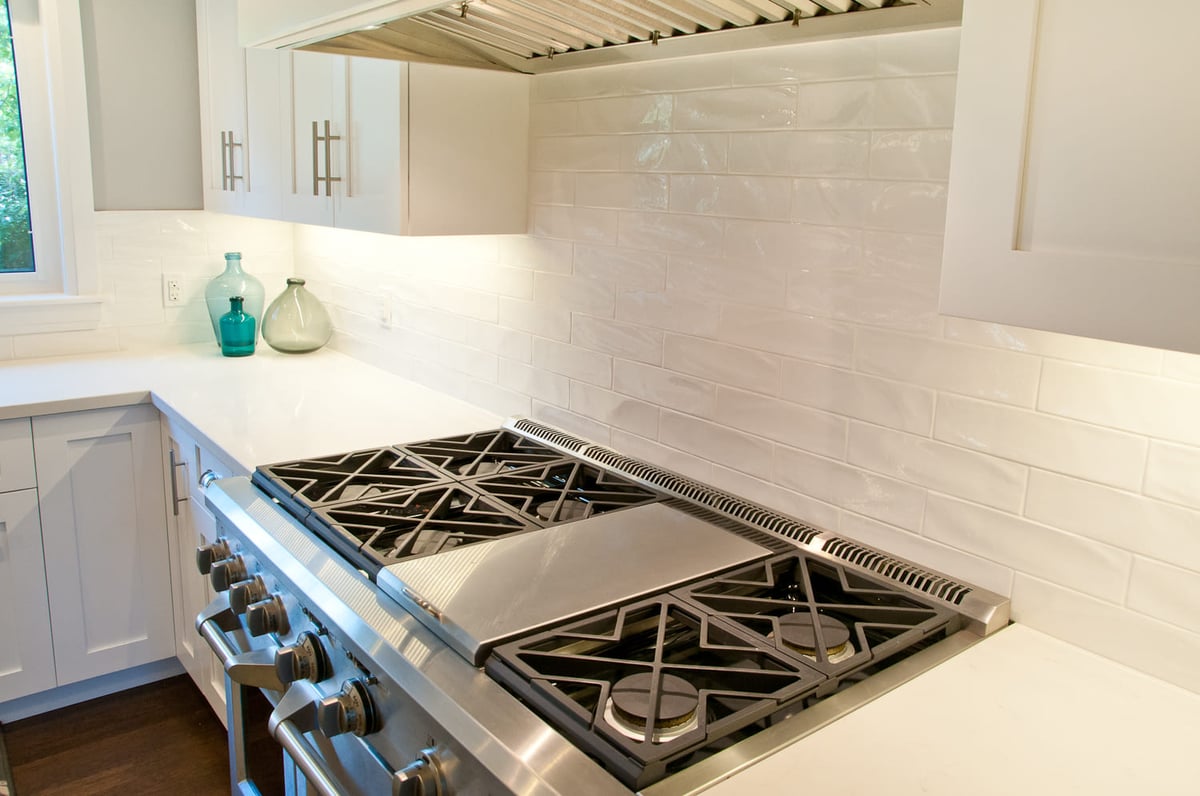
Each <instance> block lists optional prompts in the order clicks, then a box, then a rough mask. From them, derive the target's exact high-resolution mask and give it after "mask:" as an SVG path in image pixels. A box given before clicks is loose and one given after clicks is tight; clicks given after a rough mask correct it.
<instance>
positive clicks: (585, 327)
mask: <svg viewBox="0 0 1200 796" xmlns="http://www.w3.org/2000/svg"><path fill="white" fill-rule="evenodd" d="M571 343H572V344H574V345H576V346H578V347H580V348H586V349H588V350H591V351H599V352H601V353H605V354H612V355H613V356H615V357H620V358H621V359H632V360H636V361H638V362H646V363H649V364H651V365H658V364H661V363H662V359H663V332H662V331H660V330H658V329H647V328H646V327H644V326H640V325H637V324H628V323H621V322H619V321H611V320H608V319H607V318H593V317H591V316H589V315H581V314H579V313H574V314H573V315H572V317H571Z"/></svg>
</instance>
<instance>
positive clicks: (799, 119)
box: [794, 80, 875, 130]
mask: <svg viewBox="0 0 1200 796" xmlns="http://www.w3.org/2000/svg"><path fill="white" fill-rule="evenodd" d="M798 92H799V93H798V96H797V109H798V110H797V114H796V121H795V123H794V126H795V127H797V128H798V129H802V130H820V129H832V130H857V129H861V128H863V127H867V126H869V125H870V122H871V98H872V97H873V96H874V94H875V84H874V82H873V81H870V80H842V81H838V82H834V83H810V84H807V85H804V86H800V87H799V89H798Z"/></svg>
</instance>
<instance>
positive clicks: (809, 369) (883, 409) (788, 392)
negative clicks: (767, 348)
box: [780, 359, 933, 435]
mask: <svg viewBox="0 0 1200 796" xmlns="http://www.w3.org/2000/svg"><path fill="white" fill-rule="evenodd" d="M780 395H782V396H783V397H784V398H786V399H788V400H789V401H796V402H797V403H802V404H804V405H806V406H811V407H815V408H817V409H823V410H825V411H826V412H837V413H838V414H841V415H845V416H847V417H852V418H857V419H859V420H866V421H868V422H870V423H877V424H879V425H882V426H887V427H888V428H894V429H899V430H901V431H908V432H911V433H913V434H922V435H928V434H929V429H930V427H931V425H932V423H933V391H932V390H928V389H925V388H923V387H919V386H915V385H912V384H905V383H904V382H900V381H889V380H887V379H880V378H877V377H875V376H868V375H864V374H862V373H855V372H853V371H849V370H843V369H841V368H832V367H827V366H825V365H819V364H816V363H814V362H803V361H800V360H795V359H788V360H784V363H783V386H782V388H781V390H780Z"/></svg>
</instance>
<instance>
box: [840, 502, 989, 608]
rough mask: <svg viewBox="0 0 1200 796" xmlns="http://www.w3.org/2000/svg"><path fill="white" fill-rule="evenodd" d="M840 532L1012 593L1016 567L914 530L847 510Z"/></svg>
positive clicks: (913, 559) (865, 542) (916, 560)
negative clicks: (982, 556) (927, 536)
mask: <svg viewBox="0 0 1200 796" xmlns="http://www.w3.org/2000/svg"><path fill="white" fill-rule="evenodd" d="M838 533H839V534H840V535H842V536H846V537H849V538H850V539H854V540H856V541H859V542H862V543H863V544H866V545H870V546H871V547H876V548H878V549H880V550H882V551H884V552H886V553H890V554H892V555H894V556H898V557H900V558H907V559H908V560H909V561H911V562H913V563H914V564H916V565H918V566H920V567H929V568H932V569H936V570H938V571H939V572H943V573H945V574H947V575H950V576H951V577H954V578H959V579H961V580H962V581H964V582H965V583H969V584H971V585H972V586H979V587H981V588H984V589H988V590H990V591H994V592H996V593H997V594H1004V595H1009V594H1012V582H1013V571H1012V569H1010V568H1009V567H1006V566H1003V565H1001V564H997V563H995V562H994V561H989V560H988V559H986V558H981V557H979V556H973V555H970V554H969V553H964V552H963V551H961V550H956V549H955V548H953V547H949V546H947V545H944V544H940V543H938V542H934V541H932V540H930V539H926V538H925V537H923V536H917V535H916V534H915V533H912V532H911V531H905V530H902V529H900V528H895V527H893V526H891V525H887V524H885V523H882V522H878V521H876V520H872V519H869V518H867V517H864V516H862V515H860V514H854V513H852V512H843V513H842V519H841V526H840V527H839V529H838Z"/></svg>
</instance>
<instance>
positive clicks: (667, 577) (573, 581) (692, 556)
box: [377, 504, 770, 666]
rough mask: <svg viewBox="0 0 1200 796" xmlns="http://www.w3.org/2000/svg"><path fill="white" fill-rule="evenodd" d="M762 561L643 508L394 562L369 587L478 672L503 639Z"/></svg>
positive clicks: (711, 531)
mask: <svg viewBox="0 0 1200 796" xmlns="http://www.w3.org/2000/svg"><path fill="white" fill-rule="evenodd" d="M768 555H770V551H769V550H767V549H766V548H763V547H760V546H759V545H757V544H754V543H753V542H750V541H748V540H746V539H743V538H741V537H739V536H736V535H734V534H732V533H729V532H728V531H725V530H722V529H721V528H719V527H717V526H715V525H712V524H710V523H707V522H705V521H703V520H701V519H697V518H695V517H692V516H690V515H688V514H685V513H683V512H681V511H677V510H675V509H672V508H670V507H669V506H665V505H663V504H653V505H649V506H639V507H636V508H631V509H626V510H624V511H614V512H611V513H608V514H603V515H600V516H597V517H592V518H589V519H586V520H580V521H578V522H572V523H566V524H564V525H557V526H553V527H550V528H542V529H539V530H536V531H530V532H528V533H523V534H518V535H516V536H510V537H505V538H502V539H496V540H494V541H490V542H483V543H479V544H473V545H469V546H466V547H461V548H457V549H455V550H450V551H447V552H443V553H440V554H438V555H436V556H426V557H424V558H413V559H409V560H406V561H401V562H399V563H396V564H392V565H391V566H388V567H385V568H384V569H382V570H380V572H379V574H378V577H377V583H378V585H379V587H380V588H381V589H383V591H385V592H387V593H388V594H390V595H391V596H392V597H394V598H395V599H397V600H399V601H400V602H401V603H402V604H403V605H405V606H406V607H409V608H410V610H412V613H413V614H415V615H416V616H417V618H418V619H420V620H421V621H422V622H424V623H425V624H426V625H428V626H429V627H430V628H431V629H432V630H433V631H434V632H435V633H437V634H438V635H439V636H441V637H442V638H443V640H445V641H446V642H447V643H448V644H450V645H451V646H452V647H454V648H455V649H457V650H458V652H459V653H460V654H462V655H463V656H464V657H465V658H466V659H467V660H470V661H473V662H474V663H475V665H476V666H480V665H482V664H483V661H484V658H486V657H487V653H488V651H489V650H490V649H491V648H492V647H493V646H495V645H496V644H497V643H499V642H500V641H503V640H505V639H509V638H512V637H514V636H517V635H520V634H523V633H527V632H530V631H532V630H534V629H536V628H539V627H544V626H546V625H549V624H552V623H554V622H559V621H562V620H564V619H567V618H569V617H571V616H576V615H578V614H581V613H584V612H587V611H592V610H599V609H601V608H605V607H608V606H611V605H614V604H616V603H619V602H623V601H625V600H628V599H632V598H634V597H638V596H642V595H646V594H651V593H653V592H656V591H661V590H663V589H664V588H669V587H671V586H674V585H677V584H680V583H685V582H687V581H690V580H693V579H695V578H699V577H701V576H703V575H706V574H709V573H712V572H716V571H718V570H722V569H725V568H727V567H732V566H736V565H738V564H742V563H747V562H750V561H755V560H758V559H762V558H765V557H767V556H768Z"/></svg>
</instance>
